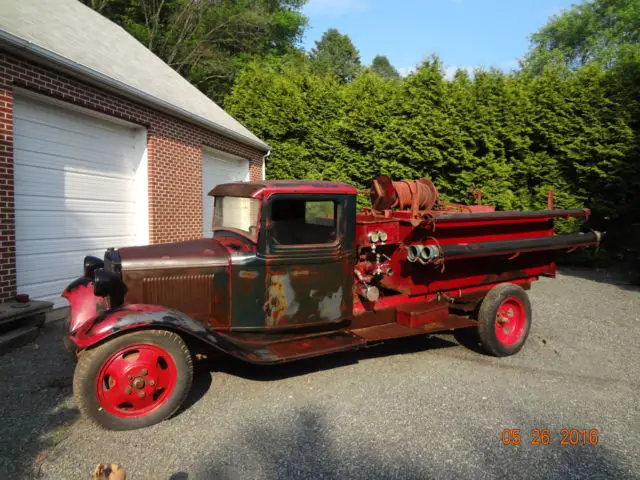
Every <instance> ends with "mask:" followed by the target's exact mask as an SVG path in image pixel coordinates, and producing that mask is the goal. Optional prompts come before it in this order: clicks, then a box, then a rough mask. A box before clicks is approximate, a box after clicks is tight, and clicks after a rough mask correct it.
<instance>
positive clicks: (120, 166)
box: [14, 96, 147, 305]
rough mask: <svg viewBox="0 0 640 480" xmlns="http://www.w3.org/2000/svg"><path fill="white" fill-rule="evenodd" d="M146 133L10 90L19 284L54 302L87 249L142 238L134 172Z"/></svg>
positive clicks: (22, 289) (93, 250) (78, 268)
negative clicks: (139, 235) (13, 96)
mask: <svg viewBox="0 0 640 480" xmlns="http://www.w3.org/2000/svg"><path fill="white" fill-rule="evenodd" d="M144 136H145V132H144V130H142V129H139V128H138V129H135V128H133V127H129V126H123V125H120V124H117V123H111V122H108V121H106V120H103V119H98V118H95V117H94V116H93V115H85V114H83V113H81V112H75V111H69V110H67V109H64V108H61V107H58V106H52V105H48V104H44V103H42V102H38V101H35V100H32V99H26V98H22V97H20V96H17V97H16V99H15V102H14V163H15V165H14V188H15V190H14V191H15V212H16V267H17V268H16V272H17V283H18V291H19V292H21V293H28V294H29V295H31V297H33V298H40V299H50V300H54V301H55V302H56V305H60V304H61V303H64V301H62V300H60V297H59V295H60V292H61V291H62V290H63V289H64V288H65V287H66V286H67V285H68V284H69V282H71V281H72V280H73V279H75V278H77V277H78V276H79V275H80V274H81V270H82V259H83V258H84V256H85V255H91V254H93V255H96V256H99V257H102V256H103V255H104V250H105V249H106V248H107V247H111V246H117V247H123V246H129V245H136V244H141V243H146V242H147V239H146V238H145V239H142V241H141V240H140V239H139V238H138V237H137V232H138V231H139V230H140V229H139V228H138V226H139V225H138V224H139V222H140V221H144V222H146V221H147V219H146V214H144V216H142V217H141V216H140V215H141V213H140V211H139V209H138V208H137V207H136V199H137V198H138V197H139V194H138V190H139V188H140V186H138V187H137V184H136V178H135V177H136V169H137V168H138V167H139V166H140V165H145V164H146V163H145V164H142V163H141V162H142V159H143V155H144V145H145V139H144ZM145 178H146V177H145ZM143 187H144V188H145V189H146V184H145V185H144V186H143ZM142 235H144V233H142Z"/></svg>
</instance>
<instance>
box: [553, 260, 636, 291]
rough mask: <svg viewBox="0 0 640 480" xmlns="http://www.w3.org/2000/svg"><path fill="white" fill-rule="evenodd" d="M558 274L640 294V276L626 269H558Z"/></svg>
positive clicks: (564, 267) (566, 267)
mask: <svg viewBox="0 0 640 480" xmlns="http://www.w3.org/2000/svg"><path fill="white" fill-rule="evenodd" d="M558 273H560V274H562V275H566V276H568V277H577V278H582V279H584V280H591V281H593V282H598V283H606V284H608V285H615V286H616V287H618V288H621V289H623V290H628V291H631V292H640V276H639V275H638V274H637V273H634V272H633V271H630V270H627V269H624V268H578V267H568V266H562V267H558Z"/></svg>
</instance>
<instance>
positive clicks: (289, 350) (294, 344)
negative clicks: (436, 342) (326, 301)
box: [224, 330, 365, 364]
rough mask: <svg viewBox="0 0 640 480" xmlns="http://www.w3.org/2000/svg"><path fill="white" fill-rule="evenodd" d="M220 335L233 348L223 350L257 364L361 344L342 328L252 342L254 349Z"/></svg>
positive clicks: (307, 356) (335, 351) (310, 355)
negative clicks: (286, 339)
mask: <svg viewBox="0 0 640 480" xmlns="http://www.w3.org/2000/svg"><path fill="white" fill-rule="evenodd" d="M224 338H225V340H226V341H227V342H228V343H231V344H233V345H234V347H235V348H233V351H229V350H227V351H228V353H231V354H232V355H234V356H235V357H238V358H240V359H242V360H245V361H247V362H251V363H259V364H276V363H283V362H291V361H294V360H302V359H304V358H311V357H316V356H319V355H326V354H329V353H337V352H344V351H346V350H354V349H357V348H360V347H362V346H364V344H365V340H364V339H363V338H361V337H359V336H358V335H354V334H353V333H351V332H349V331H344V330H342V331H337V332H331V333H327V334H324V335H316V336H310V337H306V338H297V339H292V340H290V341H284V342H283V341H278V342H273V343H267V344H264V343H263V344H261V345H259V346H258V345H256V348H250V346H249V345H248V344H247V343H245V342H237V343H236V342H235V341H234V338H233V334H225V335H224Z"/></svg>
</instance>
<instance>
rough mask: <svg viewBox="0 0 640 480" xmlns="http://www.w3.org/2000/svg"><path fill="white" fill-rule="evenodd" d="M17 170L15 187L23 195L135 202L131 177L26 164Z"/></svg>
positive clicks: (133, 183)
mask: <svg viewBox="0 0 640 480" xmlns="http://www.w3.org/2000/svg"><path fill="white" fill-rule="evenodd" d="M16 170H17V171H18V173H19V175H16V178H15V183H14V188H15V191H16V193H18V194H20V195H23V196H29V195H35V196H40V195H48V196H52V197H53V196H60V197H67V198H76V199H87V200H89V199H93V198H96V197H99V198H100V199H102V200H106V201H119V202H123V203H128V202H134V201H135V181H134V179H132V178H126V177H121V178H117V177H111V176H108V177H107V176H100V175H96V174H89V173H85V172H79V171H72V170H68V171H62V170H50V169H47V168H38V167H31V166H25V165H22V166H19V167H16Z"/></svg>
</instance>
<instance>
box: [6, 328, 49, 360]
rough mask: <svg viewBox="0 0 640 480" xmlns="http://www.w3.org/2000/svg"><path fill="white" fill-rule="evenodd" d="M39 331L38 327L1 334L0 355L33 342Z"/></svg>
mask: <svg viewBox="0 0 640 480" xmlns="http://www.w3.org/2000/svg"><path fill="white" fill-rule="evenodd" d="M39 331H40V329H39V328H38V327H35V326H29V327H20V328H17V329H15V330H11V331H10V332H6V333H3V334H2V335H0V355H4V354H5V353H7V352H10V351H11V350H13V349H14V348H18V347H21V346H23V345H26V344H27V343H29V342H32V341H34V340H35V339H36V338H37V337H38V332H39Z"/></svg>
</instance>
